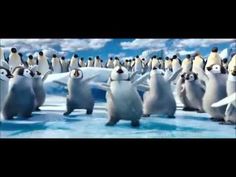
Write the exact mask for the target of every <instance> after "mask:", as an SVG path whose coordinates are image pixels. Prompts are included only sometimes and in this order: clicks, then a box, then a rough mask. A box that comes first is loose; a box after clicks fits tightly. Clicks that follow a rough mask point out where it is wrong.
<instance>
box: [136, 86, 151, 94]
mask: <svg viewBox="0 0 236 177" xmlns="http://www.w3.org/2000/svg"><path fill="white" fill-rule="evenodd" d="M137 89H138V90H139V91H143V92H146V91H149V89H150V87H149V86H148V85H145V84H140V85H138V86H137Z"/></svg>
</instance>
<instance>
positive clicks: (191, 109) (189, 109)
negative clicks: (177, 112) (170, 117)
mask: <svg viewBox="0 0 236 177" xmlns="http://www.w3.org/2000/svg"><path fill="white" fill-rule="evenodd" d="M183 111H196V109H194V108H190V107H184V108H183Z"/></svg>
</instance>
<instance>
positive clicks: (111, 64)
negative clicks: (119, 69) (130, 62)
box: [106, 57, 114, 68]
mask: <svg viewBox="0 0 236 177" xmlns="http://www.w3.org/2000/svg"><path fill="white" fill-rule="evenodd" d="M106 67H107V68H114V64H113V58H112V57H110V58H109V59H108V61H107V64H106Z"/></svg>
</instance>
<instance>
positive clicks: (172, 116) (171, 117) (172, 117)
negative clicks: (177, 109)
mask: <svg viewBox="0 0 236 177" xmlns="http://www.w3.org/2000/svg"><path fill="white" fill-rule="evenodd" d="M167 118H170V119H174V118H175V116H174V115H171V116H167Z"/></svg>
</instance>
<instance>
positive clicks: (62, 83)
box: [52, 81, 67, 87]
mask: <svg viewBox="0 0 236 177" xmlns="http://www.w3.org/2000/svg"><path fill="white" fill-rule="evenodd" d="M52 82H54V83H56V84H59V85H63V86H65V87H66V86H67V84H66V83H64V82H61V81H52Z"/></svg>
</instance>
